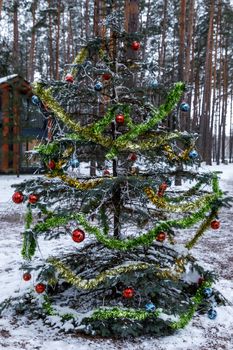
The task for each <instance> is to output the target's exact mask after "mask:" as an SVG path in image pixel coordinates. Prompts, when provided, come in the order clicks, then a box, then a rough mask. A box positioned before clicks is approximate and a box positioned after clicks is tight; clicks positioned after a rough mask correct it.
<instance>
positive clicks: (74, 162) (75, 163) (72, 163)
mask: <svg viewBox="0 0 233 350" xmlns="http://www.w3.org/2000/svg"><path fill="white" fill-rule="evenodd" d="M79 164H80V162H79V160H78V159H77V158H72V159H71V160H70V161H69V165H70V166H71V167H72V168H78V167H79Z"/></svg>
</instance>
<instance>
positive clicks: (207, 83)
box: [199, 0, 214, 164]
mask: <svg viewBox="0 0 233 350" xmlns="http://www.w3.org/2000/svg"><path fill="white" fill-rule="evenodd" d="M213 19H214V0H211V3H210V12H209V29H208V38H207V45H206V60H205V80H204V90H203V98H202V113H201V119H200V133H201V137H200V139H199V145H200V152H201V155H202V157H203V160H205V161H206V163H207V164H211V144H212V135H211V130H210V108H211V82H212V52H213V29H214V26H213Z"/></svg>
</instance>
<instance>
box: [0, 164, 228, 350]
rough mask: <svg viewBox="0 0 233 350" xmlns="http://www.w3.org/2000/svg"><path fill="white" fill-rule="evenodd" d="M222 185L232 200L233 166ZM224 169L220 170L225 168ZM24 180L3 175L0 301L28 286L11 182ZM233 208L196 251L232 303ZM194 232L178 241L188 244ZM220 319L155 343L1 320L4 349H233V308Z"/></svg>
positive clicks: (197, 321) (202, 320) (197, 322)
mask: <svg viewBox="0 0 233 350" xmlns="http://www.w3.org/2000/svg"><path fill="white" fill-rule="evenodd" d="M225 169H227V171H226V172H225V173H224V174H223V180H222V186H223V188H224V190H228V191H229V194H231V195H232V196H233V165H229V166H228V167H227V168H226V167H225V168H224V170H225ZM217 170H218V169H217ZM220 170H221V169H220ZM21 180H22V178H20V179H17V178H16V177H12V176H9V177H2V176H0V286H1V289H0V301H2V300H3V299H4V298H5V297H9V296H10V295H12V294H13V293H14V291H16V293H17V292H18V291H20V292H21V291H24V290H25V289H26V288H27V286H28V285H26V284H25V282H22V272H20V271H19V270H18V268H19V266H20V262H21V258H20V249H21V238H20V232H21V231H22V229H23V211H24V210H23V207H21V206H19V207H16V206H15V205H13V204H12V203H11V201H10V197H11V194H12V189H10V187H9V186H10V183H15V182H16V181H21ZM232 217H233V208H231V209H222V212H221V214H220V219H221V229H220V230H218V231H213V230H212V231H211V230H209V231H208V232H207V233H206V234H205V236H204V237H203V238H202V239H201V240H200V242H199V243H198V244H197V246H196V247H195V248H194V249H193V251H192V253H193V255H194V256H195V257H196V258H197V259H198V261H201V263H202V264H203V265H204V266H205V267H207V268H209V269H211V270H214V271H215V272H216V273H217V274H218V275H219V281H218V282H217V284H216V288H217V289H218V290H219V291H220V292H221V293H222V294H223V295H224V296H225V297H226V298H227V299H228V300H229V302H231V303H232V304H233V280H232V276H233V255H232V235H233V219H232ZM189 234H190V232H189V231H187V232H185V233H182V234H181V235H180V236H179V237H178V239H177V240H178V241H179V242H184V241H186V240H187V238H188V235H189ZM217 312H218V317H217V319H216V320H214V321H211V320H209V319H208V318H207V316H206V315H203V316H196V317H195V318H194V319H193V321H192V322H191V323H190V325H189V326H188V327H186V328H185V329H184V330H181V331H179V332H177V333H176V334H175V335H173V336H169V337H164V338H159V339H154V338H148V337H147V338H144V337H142V338H139V339H134V340H132V341H114V340H102V339H92V338H89V337H74V336H71V335H62V334H60V333H58V332H57V331H56V330H54V329H49V328H46V327H45V326H44V325H43V324H42V323H41V321H37V322H32V323H31V324H28V323H26V320H24V318H23V317H22V316H19V318H11V317H4V318H2V319H0V349H1V350H2V349H9V350H21V349H24V350H34V349H35V350H37V349H38V350H40V349H43V350H61V349H63V350H87V349H88V350H94V349H101V350H107V349H109V350H112V349H119V350H123V349H124V350H125V349H127V350H147V349H151V350H155V349H156V350H207V349H208V350H233V306H224V307H223V306H222V307H218V308H217Z"/></svg>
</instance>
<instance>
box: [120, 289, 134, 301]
mask: <svg viewBox="0 0 233 350" xmlns="http://www.w3.org/2000/svg"><path fill="white" fill-rule="evenodd" d="M134 294H135V291H134V289H133V288H126V289H124V290H123V292H122V295H123V297H124V298H126V299H130V298H133V296H134Z"/></svg>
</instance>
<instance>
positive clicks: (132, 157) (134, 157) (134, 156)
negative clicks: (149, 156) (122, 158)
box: [129, 153, 138, 162]
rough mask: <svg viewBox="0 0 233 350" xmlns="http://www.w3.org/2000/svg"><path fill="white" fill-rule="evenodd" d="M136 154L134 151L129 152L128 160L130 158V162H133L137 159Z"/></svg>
mask: <svg viewBox="0 0 233 350" xmlns="http://www.w3.org/2000/svg"><path fill="white" fill-rule="evenodd" d="M137 158H138V157H137V155H136V153H131V154H130V155H129V160H131V161H132V162H135V161H136V160H137Z"/></svg>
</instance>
